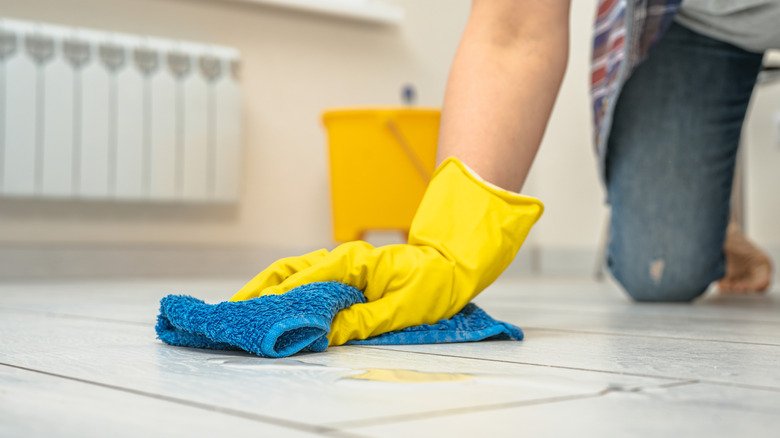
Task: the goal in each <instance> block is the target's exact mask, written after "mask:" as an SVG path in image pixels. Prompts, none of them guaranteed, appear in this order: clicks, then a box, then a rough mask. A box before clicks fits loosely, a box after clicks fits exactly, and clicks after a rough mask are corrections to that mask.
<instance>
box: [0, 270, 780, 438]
mask: <svg viewBox="0 0 780 438" xmlns="http://www.w3.org/2000/svg"><path fill="white" fill-rule="evenodd" d="M240 286H241V282H240V281H201V282H191V281H190V282H185V281H180V282H177V281H148V282H139V281H128V282H119V281H116V282H67V283H14V284H9V283H6V284H0V437H28V436H46V437H49V436H79V437H82V436H185V435H186V436H231V437H237V436H312V435H320V436H322V435H324V436H388V437H396V436H403V437H405V438H406V437H414V436H425V437H432V436H472V437H474V436H534V437H536V436H573V435H575V434H576V435H580V436H582V435H585V436H598V437H605V436H616V437H625V436H639V437H644V436H660V435H667V434H668V435H671V434H674V435H675V436H686V437H687V436H703V437H734V436H750V437H777V436H780V435H778V434H779V433H780V432H778V431H780V299H779V298H780V294H778V292H777V289H775V291H774V292H772V293H770V294H769V295H767V296H748V297H733V298H722V297H717V296H708V297H706V298H705V299H703V300H701V301H699V302H697V303H695V304H692V305H667V304H657V305H638V304H633V303H631V302H630V301H628V300H627V299H625V298H624V297H623V295H622V294H621V293H620V292H619V291H618V290H616V288H615V287H614V286H612V285H610V284H609V283H595V282H592V281H588V280H580V281H575V280H552V279H547V280H538V279H536V280H534V279H503V280H501V281H500V282H499V283H497V284H496V285H494V286H492V287H491V288H490V289H489V290H488V291H486V292H485V293H483V294H482V295H481V296H480V297H479V298H478V300H477V302H478V303H479V304H480V305H481V306H482V307H483V308H485V309H486V310H487V311H488V312H489V313H491V314H492V315H493V316H494V317H496V318H500V319H503V320H506V321H509V322H512V323H515V324H518V325H520V326H521V327H523V328H524V329H525V332H526V340H525V341H523V342H481V343H471V344H457V345H425V346H389V347H338V348H332V349H330V350H328V351H327V352H325V353H317V354H305V355H298V356H294V357H292V358H289V359H283V360H270V359H262V358H258V357H255V356H251V355H249V354H241V353H237V352H223V351H207V350H195V349H186V348H176V347H170V346H166V345H163V344H161V343H160V342H159V341H157V340H156V339H155V334H154V322H155V318H156V314H157V303H158V301H159V299H160V298H161V297H162V296H164V295H167V294H169V293H188V294H190V295H194V296H197V297H199V298H203V299H205V300H206V301H209V302H217V301H221V300H224V299H226V298H227V297H229V296H230V294H231V292H232V291H234V290H236V289H237V288H238V287H240Z"/></svg>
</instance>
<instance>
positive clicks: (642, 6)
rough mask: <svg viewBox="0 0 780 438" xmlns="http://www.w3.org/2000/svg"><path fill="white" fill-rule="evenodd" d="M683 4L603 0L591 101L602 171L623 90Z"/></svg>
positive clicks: (676, 0)
mask: <svg viewBox="0 0 780 438" xmlns="http://www.w3.org/2000/svg"><path fill="white" fill-rule="evenodd" d="M681 3H682V0H599V5H598V10H597V13H596V23H595V29H594V40H593V59H592V63H591V101H592V105H593V106H592V108H593V136H594V142H595V146H596V150H597V152H598V155H599V161H600V164H601V169H602V171H603V169H604V158H605V156H606V143H607V136H608V135H609V130H610V126H611V122H612V112H613V111H614V108H615V106H614V105H615V102H616V101H617V97H618V94H619V93H620V88H621V87H622V86H623V84H624V83H625V81H626V80H627V79H628V77H629V76H630V74H631V72H632V71H633V70H634V68H636V66H638V65H639V64H640V63H641V62H642V61H643V60H644V59H645V58H646V57H647V54H648V52H649V51H650V49H651V48H652V47H653V45H655V43H656V42H657V41H658V40H659V39H660V38H661V36H662V35H663V34H664V32H665V31H666V30H667V29H668V28H669V25H671V24H672V20H673V19H674V15H675V14H676V13H677V11H678V10H679V8H680V4H681ZM602 174H603V172H602Z"/></svg>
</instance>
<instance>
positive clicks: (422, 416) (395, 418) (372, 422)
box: [329, 388, 616, 428]
mask: <svg viewBox="0 0 780 438" xmlns="http://www.w3.org/2000/svg"><path fill="white" fill-rule="evenodd" d="M610 392H616V391H614V390H612V389H609V388H607V389H604V390H601V391H599V392H596V393H588V394H579V395H563V396H558V397H549V398H542V399H536V400H522V401H515V402H505V403H495V404H490V405H480V406H466V407H462V408H452V409H442V410H438V411H427V412H420V413H416V414H401V415H391V416H387V417H374V418H366V419H361V420H353V421H342V422H337V423H330V424H329V426H331V427H337V428H358V427H367V426H378V425H382V424H388V423H399V422H407V421H415V420H429V419H432V418H441V417H451V416H454V415H462V414H473V413H477V412H488V411H498V410H502V409H511V408H519V407H523V406H533V405H542V404H550V403H560V402H567V401H574V400H582V399H588V398H598V397H601V396H603V395H606V394H609V393H610Z"/></svg>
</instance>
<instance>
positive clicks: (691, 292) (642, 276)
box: [609, 259, 712, 303]
mask: <svg viewBox="0 0 780 438" xmlns="http://www.w3.org/2000/svg"><path fill="white" fill-rule="evenodd" d="M609 265H610V270H611V271H612V275H613V276H614V277H615V279H616V280H617V281H618V282H619V283H620V285H621V286H623V289H624V290H625V291H626V293H628V295H629V296H631V298H633V299H634V300H635V301H639V302H672V303H683V302H689V301H692V300H694V299H695V298H697V297H699V296H700V295H702V294H703V293H704V292H705V291H706V290H707V288H708V287H709V285H710V283H711V282H712V279H711V278H710V277H709V276H708V275H705V274H703V273H702V272H699V273H697V272H695V270H693V271H689V272H682V271H679V270H677V269H675V268H674V267H671V268H670V267H667V266H665V265H666V263H665V262H664V260H662V259H658V260H655V261H653V262H651V263H649V265H645V266H641V267H638V266H636V267H629V266H624V265H621V264H619V263H614V262H613V261H611V260H610V264H609Z"/></svg>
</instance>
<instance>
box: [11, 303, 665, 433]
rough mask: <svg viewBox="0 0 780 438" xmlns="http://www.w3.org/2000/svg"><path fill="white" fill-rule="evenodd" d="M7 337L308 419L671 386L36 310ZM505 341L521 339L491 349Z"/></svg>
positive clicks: (144, 382)
mask: <svg viewBox="0 0 780 438" xmlns="http://www.w3.org/2000/svg"><path fill="white" fill-rule="evenodd" d="M0 333H2V334H3V336H2V337H1V338H0V363H7V364H11V365H16V366H21V367H26V368H31V369H36V370H41V371H44V372H50V373H56V374H61V375H65V376H70V377H73V378H78V379H85V380H90V381H94V382H98V383H102V384H108V385H113V386H118V387H122V388H131V389H135V390H140V391H144V392H149V393H154V394H161V395H165V396H169V397H174V398H177V399H190V400H193V401H195V402H198V403H204V404H211V405H214V406H220V407H225V408H230V409H236V410H242V411H248V412H262V413H264V414H265V415H269V416H273V417H278V418H282V419H288V420H297V421H305V422H307V423H310V424H324V423H329V422H334V421H351V420H357V419H364V418H373V417H385V416H401V415H407V414H410V413H416V412H423V411H425V410H439V409H456V408H468V407H472V406H479V405H484V404H494V403H500V402H509V401H518V400H536V399H546V398H550V397H556V396H563V395H572V394H590V393H598V392H600V391H603V390H604V389H606V388H610V387H644V386H653V385H658V384H666V383H669V380H667V379H653V378H650V379H643V378H637V377H634V376H621V375H617V374H614V375H611V374H602V373H589V372H582V371H577V370H563V369H560V370H546V369H541V368H539V367H534V366H526V365H522V364H512V363H502V362H490V361H484V360H474V359H458V358H446V357H438V356H433V355H427V356H420V355H417V354H405V353H400V352H392V351H384V350H381V349H373V348H364V347H357V346H355V347H338V348H333V349H330V350H328V351H327V352H326V353H318V354H308V355H299V356H295V357H294V358H290V359H286V360H282V361H279V360H270V359H262V358H258V357H255V356H251V355H249V354H246V353H241V352H233V353H230V352H221V351H208V350H198V349H188V348H180V347H173V346H168V345H164V344H162V343H160V342H159V341H157V340H155V335H154V332H153V330H152V327H151V326H149V327H139V326H135V325H129V324H112V323H106V322H98V321H92V320H76V319H71V318H58V317H52V316H45V315H44V316H41V315H34V314H18V315H17V314H8V313H7V312H6V314H4V315H2V318H1V319H0ZM503 343H516V344H520V343H519V342H516V341H504V342H492V343H488V344H485V345H488V346H489V348H496V349H497V350H500V349H501V347H500V345H501V344H503ZM302 419H305V420H302Z"/></svg>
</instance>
